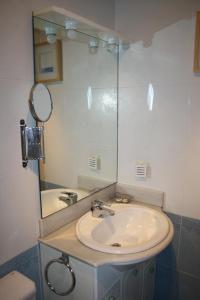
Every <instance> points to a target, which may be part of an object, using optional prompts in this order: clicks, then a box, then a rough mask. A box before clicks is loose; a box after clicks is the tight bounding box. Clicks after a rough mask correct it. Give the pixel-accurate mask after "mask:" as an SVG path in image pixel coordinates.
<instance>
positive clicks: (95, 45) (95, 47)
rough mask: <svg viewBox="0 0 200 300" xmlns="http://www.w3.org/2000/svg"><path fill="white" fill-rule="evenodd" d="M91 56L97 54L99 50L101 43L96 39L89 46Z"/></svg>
mask: <svg viewBox="0 0 200 300" xmlns="http://www.w3.org/2000/svg"><path fill="white" fill-rule="evenodd" d="M88 47H89V52H90V54H96V53H97V51H98V48H99V43H98V41H97V40H96V39H92V40H90V41H89V44H88Z"/></svg>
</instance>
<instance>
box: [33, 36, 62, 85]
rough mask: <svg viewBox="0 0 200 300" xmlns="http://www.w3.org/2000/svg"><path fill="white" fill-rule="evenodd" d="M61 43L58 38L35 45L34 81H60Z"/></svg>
mask: <svg viewBox="0 0 200 300" xmlns="http://www.w3.org/2000/svg"><path fill="white" fill-rule="evenodd" d="M62 79H63V74H62V44H61V41H60V40H56V42H55V43H53V44H49V43H48V42H47V41H45V42H42V43H37V44H36V45H35V82H36V83H39V82H42V83H49V82H56V81H62Z"/></svg>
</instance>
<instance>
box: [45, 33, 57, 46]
mask: <svg viewBox="0 0 200 300" xmlns="http://www.w3.org/2000/svg"><path fill="white" fill-rule="evenodd" d="M47 41H48V43H49V44H54V43H55V42H56V34H54V33H51V34H48V35H47Z"/></svg>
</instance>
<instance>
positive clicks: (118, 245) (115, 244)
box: [110, 243, 121, 247]
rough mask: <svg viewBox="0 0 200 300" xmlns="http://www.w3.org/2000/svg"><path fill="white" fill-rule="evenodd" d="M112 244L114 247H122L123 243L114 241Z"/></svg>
mask: <svg viewBox="0 0 200 300" xmlns="http://www.w3.org/2000/svg"><path fill="white" fill-rule="evenodd" d="M110 246H112V247H121V244H119V243H113V244H111V245H110Z"/></svg>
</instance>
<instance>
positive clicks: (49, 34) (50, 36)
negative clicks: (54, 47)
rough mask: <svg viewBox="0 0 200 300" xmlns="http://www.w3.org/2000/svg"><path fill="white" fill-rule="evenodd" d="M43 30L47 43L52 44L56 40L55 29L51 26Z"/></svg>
mask: <svg viewBox="0 0 200 300" xmlns="http://www.w3.org/2000/svg"><path fill="white" fill-rule="evenodd" d="M44 30H45V33H46V36H47V41H48V43H49V44H54V43H55V42H56V29H55V28H53V27H45V29H44Z"/></svg>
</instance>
